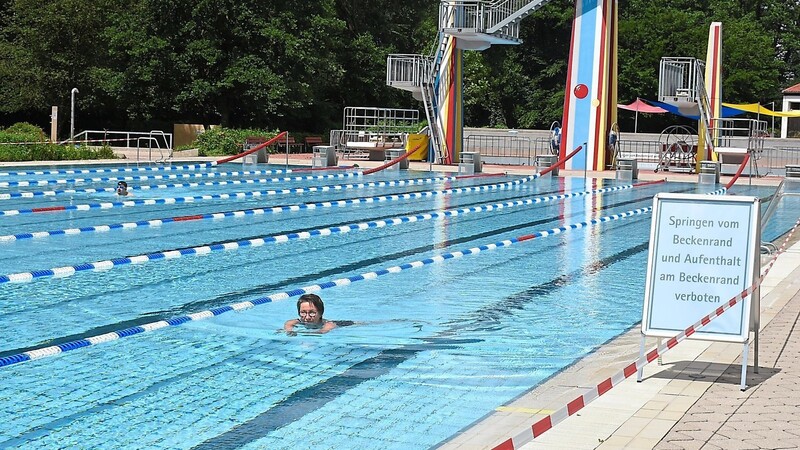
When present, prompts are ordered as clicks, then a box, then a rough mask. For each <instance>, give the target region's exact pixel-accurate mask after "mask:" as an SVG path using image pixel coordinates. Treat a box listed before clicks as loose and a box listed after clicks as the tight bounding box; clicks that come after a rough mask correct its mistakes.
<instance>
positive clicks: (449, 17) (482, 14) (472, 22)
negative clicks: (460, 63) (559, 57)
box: [439, 0, 547, 39]
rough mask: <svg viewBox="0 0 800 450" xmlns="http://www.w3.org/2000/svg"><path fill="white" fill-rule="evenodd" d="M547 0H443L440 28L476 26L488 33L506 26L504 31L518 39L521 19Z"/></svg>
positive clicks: (440, 5) (503, 28) (480, 30)
mask: <svg viewBox="0 0 800 450" xmlns="http://www.w3.org/2000/svg"><path fill="white" fill-rule="evenodd" d="M546 1H547V0H535V1H531V0H502V1H494V2H484V1H475V0H463V1H455V2H453V1H442V2H441V3H439V28H440V29H452V28H460V29H474V30H475V31H477V32H479V33H488V34H493V33H497V32H499V31H501V30H504V31H505V33H504V34H505V35H507V36H510V37H513V38H515V39H516V38H517V37H519V25H518V24H517V22H518V19H520V18H522V17H524V16H525V15H526V14H527V13H528V11H530V10H531V9H535V8H538V7H540V6H541V5H543V4H544V3H545V2H546Z"/></svg>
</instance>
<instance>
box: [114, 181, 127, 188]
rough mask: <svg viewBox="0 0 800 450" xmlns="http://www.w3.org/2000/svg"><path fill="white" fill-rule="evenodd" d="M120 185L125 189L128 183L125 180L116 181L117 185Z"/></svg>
mask: <svg viewBox="0 0 800 450" xmlns="http://www.w3.org/2000/svg"><path fill="white" fill-rule="evenodd" d="M120 186H122V187H124V188H126V189H127V188H128V183H127V182H125V181H120V182H119V183H117V187H120Z"/></svg>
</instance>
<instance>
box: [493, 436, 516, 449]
mask: <svg viewBox="0 0 800 450" xmlns="http://www.w3.org/2000/svg"><path fill="white" fill-rule="evenodd" d="M492 450H514V442H513V441H512V440H511V438H508V439H506V440H505V441H503V442H501V443H499V444H497V446H496V447H493V448H492Z"/></svg>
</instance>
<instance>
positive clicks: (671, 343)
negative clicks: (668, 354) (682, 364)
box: [667, 338, 678, 348]
mask: <svg viewBox="0 0 800 450" xmlns="http://www.w3.org/2000/svg"><path fill="white" fill-rule="evenodd" d="M676 345H678V339H677V338H671V339H670V340H668V341H667V348H672V347H675V346H676Z"/></svg>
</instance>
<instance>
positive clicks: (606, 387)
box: [597, 378, 614, 395]
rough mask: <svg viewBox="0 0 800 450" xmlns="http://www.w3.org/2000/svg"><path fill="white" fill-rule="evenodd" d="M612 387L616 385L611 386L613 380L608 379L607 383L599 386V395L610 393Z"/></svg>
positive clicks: (604, 382)
mask: <svg viewBox="0 0 800 450" xmlns="http://www.w3.org/2000/svg"><path fill="white" fill-rule="evenodd" d="M612 387H614V385H613V384H611V378H606V380H605V381H603V382H602V383H600V384H598V385H597V395H603V394H605V393H606V392H608V391H610V390H611V388H612Z"/></svg>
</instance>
